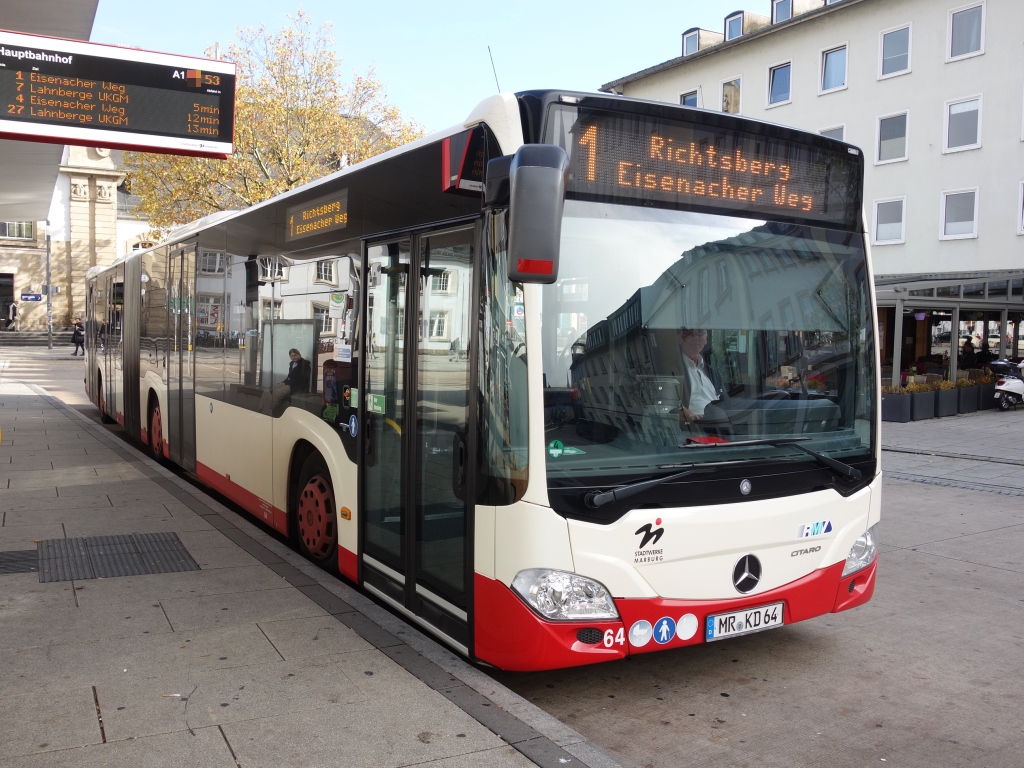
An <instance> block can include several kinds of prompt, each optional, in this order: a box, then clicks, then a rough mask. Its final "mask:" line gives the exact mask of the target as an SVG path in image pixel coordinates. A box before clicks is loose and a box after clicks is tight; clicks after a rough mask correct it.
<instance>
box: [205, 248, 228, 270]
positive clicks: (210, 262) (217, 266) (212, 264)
mask: <svg viewBox="0 0 1024 768" xmlns="http://www.w3.org/2000/svg"><path fill="white" fill-rule="evenodd" d="M227 261H228V257H227V254H225V253H219V252H217V251H203V252H202V253H201V254H200V255H199V271H200V273H202V274H204V275H223V274H224V272H225V271H226V268H227Z"/></svg>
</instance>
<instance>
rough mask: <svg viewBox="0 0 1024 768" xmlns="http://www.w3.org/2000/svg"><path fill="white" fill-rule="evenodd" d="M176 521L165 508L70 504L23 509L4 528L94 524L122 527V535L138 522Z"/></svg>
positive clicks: (160, 506)
mask: <svg viewBox="0 0 1024 768" xmlns="http://www.w3.org/2000/svg"><path fill="white" fill-rule="evenodd" d="M174 519H176V518H175V517H174V515H172V514H171V513H170V512H169V511H168V510H167V507H165V506H164V505H163V504H139V505H138V506H136V507H111V506H110V505H109V504H108V505H107V506H105V507H104V506H94V507H78V506H75V505H74V502H68V503H67V504H66V505H65V506H63V507H61V508H59V509H22V510H17V511H11V512H8V513H7V518H6V522H5V523H4V525H5V526H6V525H29V524H35V525H40V524H44V523H62V522H68V523H70V522H86V523H88V522H91V523H96V524H106V523H108V522H109V523H111V524H113V523H118V524H120V526H121V532H124V530H125V528H126V527H129V528H130V527H131V523H132V522H133V521H135V520H174Z"/></svg>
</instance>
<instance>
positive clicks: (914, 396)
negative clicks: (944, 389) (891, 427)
mask: <svg viewBox="0 0 1024 768" xmlns="http://www.w3.org/2000/svg"><path fill="white" fill-rule="evenodd" d="M907 392H909V393H910V420H911V421H921V420H922V419H934V418H935V390H934V389H932V385H931V384H916V383H915V384H908V385H907Z"/></svg>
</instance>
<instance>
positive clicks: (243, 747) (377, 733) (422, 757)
mask: <svg viewBox="0 0 1024 768" xmlns="http://www.w3.org/2000/svg"><path fill="white" fill-rule="evenodd" d="M325 722H330V723H331V727H329V728H326V727H324V723H325ZM223 728H224V732H225V734H227V737H228V741H229V742H230V743H231V745H232V746H233V747H234V749H235V753H236V755H237V756H238V759H239V762H240V763H242V764H243V765H245V766H246V767H247V768H249V766H252V768H262V767H263V766H266V767H267V768H271V767H272V768H279V766H282V765H325V766H326V765H336V764H338V763H339V762H340V761H341V760H343V761H344V764H345V766H346V767H348V766H351V767H352V768H356V766H367V768H370V767H372V768H392V767H395V768H397V767H398V766H407V765H415V764H417V763H423V762H427V761H430V760H439V759H443V758H450V757H457V756H461V755H467V754H471V753H475V752H481V751H483V750H492V749H500V748H502V747H503V746H504V745H503V743H502V741H501V740H500V739H499V738H498V737H497V736H495V735H494V734H493V733H491V732H490V731H488V730H487V729H486V728H484V727H483V726H482V725H480V724H479V723H477V722H476V721H475V720H473V719H472V718H470V717H469V716H468V715H467V714H465V713H464V712H462V710H460V709H458V708H457V707H456V706H455V705H454V704H451V703H450V702H448V701H446V700H445V699H444V698H443V697H441V696H440V695H437V694H433V695H432V696H429V697H417V698H416V699H415V700H412V701H409V702H408V703H407V705H406V706H404V707H401V708H396V707H394V706H393V703H392V702H390V701H384V702H381V701H372V700H371V701H366V702H360V703H358V704H354V705H351V706H337V707H331V708H330V709H329V710H326V711H322V712H321V713H320V716H319V717H315V718H310V717H305V716H303V715H302V714H301V713H298V714H290V715H284V716H282V717H279V718H278V717H275V718H273V719H270V720H252V721H245V722H236V723H229V724H226V725H224V726H223ZM460 734H461V735H460ZM257 737H259V738H258V739H257ZM257 744H259V748H256V745H257ZM342 756H343V757H342ZM520 764H523V763H520ZM525 764H527V765H528V764H529V763H525Z"/></svg>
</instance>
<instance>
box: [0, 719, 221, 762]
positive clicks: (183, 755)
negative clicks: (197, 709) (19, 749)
mask: <svg viewBox="0 0 1024 768" xmlns="http://www.w3.org/2000/svg"><path fill="white" fill-rule="evenodd" d="M92 765H96V766H131V768H168V766H181V768H193V767H194V766H202V768H238V763H237V762H235V758H234V756H233V755H232V754H231V750H230V748H229V747H228V744H227V742H226V741H225V740H224V736H223V734H222V733H221V731H220V729H219V728H216V727H211V728H195V729H193V730H192V731H177V732H176V733H161V734H158V735H156V736H147V737H145V738H141V739H127V740H124V741H108V742H107V743H106V744H96V745H94V746H89V747H81V748H78V749H66V750H62V751H57V752H49V751H47V752H44V753H41V754H37V755H27V756H24V757H18V758H14V759H11V760H0V766H3V768H81V766H92Z"/></svg>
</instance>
